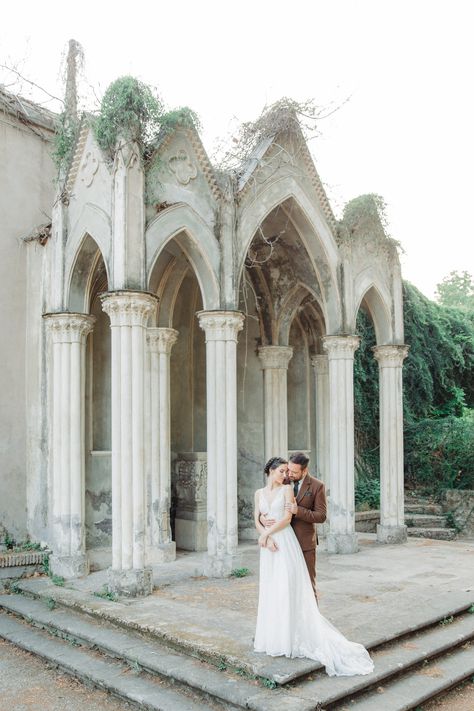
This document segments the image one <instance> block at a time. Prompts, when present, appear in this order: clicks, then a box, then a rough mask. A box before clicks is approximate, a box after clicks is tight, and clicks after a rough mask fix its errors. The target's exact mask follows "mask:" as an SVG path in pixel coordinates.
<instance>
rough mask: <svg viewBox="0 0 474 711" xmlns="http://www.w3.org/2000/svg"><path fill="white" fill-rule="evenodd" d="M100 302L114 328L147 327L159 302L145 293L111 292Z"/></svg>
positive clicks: (103, 295)
mask: <svg viewBox="0 0 474 711" xmlns="http://www.w3.org/2000/svg"><path fill="white" fill-rule="evenodd" d="M100 300H101V301H102V309H103V310H104V311H105V313H106V314H108V315H109V317H110V324H111V326H112V327H113V326H146V324H147V321H148V317H149V316H150V315H151V314H152V313H153V311H154V310H155V309H156V304H157V301H158V300H157V298H156V296H153V295H152V294H147V293H146V292H143V291H109V292H108V293H106V294H102V295H101V297H100Z"/></svg>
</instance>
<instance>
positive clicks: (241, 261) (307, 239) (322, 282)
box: [236, 176, 342, 333]
mask: <svg viewBox="0 0 474 711" xmlns="http://www.w3.org/2000/svg"><path fill="white" fill-rule="evenodd" d="M315 202H316V201H315V200H314V199H311V198H310V197H309V196H308V195H307V193H306V192H305V190H304V189H303V188H302V187H301V186H300V185H299V183H298V182H297V181H296V180H295V179H294V177H292V176H287V177H284V178H280V179H279V180H276V181H273V182H272V183H270V184H269V185H268V186H267V187H265V188H264V189H263V190H262V191H260V192H259V193H258V194H257V195H256V196H255V197H254V198H253V199H252V201H249V202H247V203H244V207H243V210H242V212H241V217H240V226H239V235H238V240H237V255H236V261H237V279H236V284H237V288H238V285H239V284H240V282H241V279H242V273H243V270H244V266H245V260H246V257H247V253H248V250H249V248H250V246H251V243H252V240H253V239H254V236H255V234H256V232H257V230H258V228H259V226H260V225H261V224H262V222H263V221H264V220H265V219H266V218H267V217H268V216H269V215H270V213H271V212H272V211H273V210H275V209H276V208H277V207H279V206H282V207H283V209H285V208H286V209H287V210H288V211H289V212H291V221H292V224H293V227H294V229H295V230H296V231H297V232H298V235H299V239H300V240H301V243H302V244H303V246H304V248H305V250H306V253H307V255H308V258H309V260H310V262H311V266H312V269H313V271H314V274H315V276H316V279H317V281H318V284H319V287H320V290H321V294H322V304H321V306H322V309H323V312H324V316H325V320H326V323H327V327H328V332H333V333H336V332H338V331H339V330H340V327H341V323H342V310H341V301H340V294H339V288H338V282H337V265H338V262H339V256H338V251H337V245H336V243H335V240H334V237H333V235H332V233H331V231H330V229H329V227H328V225H327V223H326V222H325V219H324V217H323V215H322V213H321V211H320V210H319V209H318V207H317V204H315Z"/></svg>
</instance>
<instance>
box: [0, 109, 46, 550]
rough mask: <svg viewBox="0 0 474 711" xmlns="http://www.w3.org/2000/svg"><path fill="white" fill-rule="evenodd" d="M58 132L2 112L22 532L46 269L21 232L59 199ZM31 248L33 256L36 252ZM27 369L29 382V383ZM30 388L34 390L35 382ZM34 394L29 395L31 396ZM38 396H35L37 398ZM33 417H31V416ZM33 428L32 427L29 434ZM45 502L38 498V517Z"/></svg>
mask: <svg viewBox="0 0 474 711" xmlns="http://www.w3.org/2000/svg"><path fill="white" fill-rule="evenodd" d="M50 138H51V131H50V130H48V129H46V128H43V127H38V126H35V127H29V126H28V125H25V123H23V122H21V121H20V120H19V119H18V118H17V117H16V116H14V115H11V114H9V113H7V112H2V113H0V156H1V160H0V185H1V186H2V190H1V191H0V216H1V218H0V219H1V233H0V304H1V310H0V328H1V332H2V334H4V337H3V339H2V351H1V353H2V368H1V369H0V392H1V401H2V403H4V407H2V408H1V409H0V472H1V475H0V522H1V523H3V525H4V526H5V528H6V529H7V530H8V531H9V533H10V534H11V535H13V536H14V537H15V538H18V539H21V538H24V537H25V535H26V529H27V493H26V492H27V461H28V457H29V449H30V437H31V435H34V432H33V433H32V432H30V431H28V430H27V412H28V416H31V415H33V417H37V416H38V414H39V394H38V390H37V388H36V387H35V384H34V382H32V379H33V380H34V379H35V378H37V375H38V373H37V370H38V354H39V352H40V350H41V341H40V340H39V333H40V329H38V328H37V329H36V331H33V332H29V331H27V328H26V325H27V309H30V310H33V311H34V312H35V314H36V313H39V318H40V319H41V291H40V290H38V291H37V292H36V293H33V292H32V291H31V289H32V288H35V286H36V284H37V283H38V281H37V280H36V279H33V284H28V283H27V264H28V261H30V262H31V263H32V266H33V267H34V268H35V269H38V270H39V271H40V272H41V257H42V254H41V253H42V250H43V247H41V246H40V245H39V244H38V243H37V242H31V243H29V244H25V243H24V242H23V241H22V238H24V237H27V236H28V235H30V234H31V233H32V232H33V231H34V230H35V228H37V227H38V226H39V225H42V224H44V223H45V222H47V221H48V217H47V216H50V215H51V206H52V202H53V193H54V184H53V178H54V174H55V169H54V165H53V162H52V160H51V157H50V151H51V146H50ZM29 253H32V254H31V260H30V258H29ZM25 375H26V378H27V380H26V384H25ZM30 387H31V389H30ZM27 394H28V399H27ZM31 395H36V397H35V398H34V399H30V396H31ZM30 421H31V420H30ZM27 432H28V434H27ZM40 509H41V503H40V502H39V501H38V499H37V500H36V512H34V511H33V512H31V513H30V515H32V516H35V515H36V516H39V515H40Z"/></svg>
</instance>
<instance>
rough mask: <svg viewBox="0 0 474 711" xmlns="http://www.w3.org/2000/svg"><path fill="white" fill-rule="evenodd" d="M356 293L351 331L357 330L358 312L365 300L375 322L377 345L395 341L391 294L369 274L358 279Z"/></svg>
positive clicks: (355, 287) (355, 286)
mask: <svg viewBox="0 0 474 711" xmlns="http://www.w3.org/2000/svg"><path fill="white" fill-rule="evenodd" d="M354 293H355V295H356V298H355V300H354V303H355V308H354V312H353V313H352V315H351V319H350V328H351V329H352V330H351V332H352V333H354V332H355V323H356V319H357V314H358V312H359V309H360V306H361V304H362V302H365V304H366V305H367V308H368V310H369V312H370V315H371V317H372V321H373V324H374V328H375V337H376V340H377V345H382V344H387V343H393V329H392V319H391V308H390V303H391V297H390V294H389V293H388V292H387V291H386V290H385V289H384V288H383V287H382V286H381V285H380V284H376V283H375V281H374V280H373V278H372V276H371V275H369V274H364V275H363V276H362V278H358V279H356V282H355V285H354Z"/></svg>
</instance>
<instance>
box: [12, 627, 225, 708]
mask: <svg viewBox="0 0 474 711" xmlns="http://www.w3.org/2000/svg"><path fill="white" fill-rule="evenodd" d="M0 636H1V637H2V638H3V639H5V640H7V641H9V642H12V643H13V644H15V645H16V646H18V647H20V648H21V649H24V650H26V651H27V652H31V653H32V654H36V655H38V656H39V657H41V658H42V659H44V660H46V661H48V662H50V663H52V664H54V666H56V667H59V668H60V669H61V670H62V671H64V672H66V673H68V674H72V675H73V676H74V677H76V678H78V679H80V680H81V681H84V682H86V683H89V684H93V685H94V686H97V687H100V688H101V689H106V690H107V691H109V692H110V693H111V694H114V695H115V696H119V697H121V698H123V699H125V700H127V701H129V702H132V703H133V704H136V705H137V706H138V707H139V708H140V709H150V710H153V711H170V709H173V711H209V710H210V709H214V710H215V711H218V709H221V708H222V706H219V705H217V704H212V702H211V701H210V700H202V699H195V698H193V695H192V693H188V694H185V693H183V691H182V690H181V689H180V690H177V689H175V688H172V687H171V686H167V685H165V684H164V683H163V682H162V681H161V680H159V679H153V678H151V677H149V676H148V675H146V676H145V675H143V674H139V673H137V672H138V669H136V670H135V671H134V670H133V668H130V666H127V665H126V664H123V663H122V662H119V661H117V660H111V659H104V658H103V657H101V656H100V655H98V654H97V653H96V652H94V651H92V650H90V649H84V648H82V647H81V648H78V647H75V646H72V645H71V644H69V643H68V642H66V641H64V640H62V639H55V638H53V637H51V635H48V634H47V633H46V632H42V631H40V630H37V629H33V628H32V627H30V626H28V625H26V624H24V623H22V622H20V621H18V620H16V619H14V618H12V617H11V616H10V615H7V614H6V613H0ZM234 708H235V707H234Z"/></svg>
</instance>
